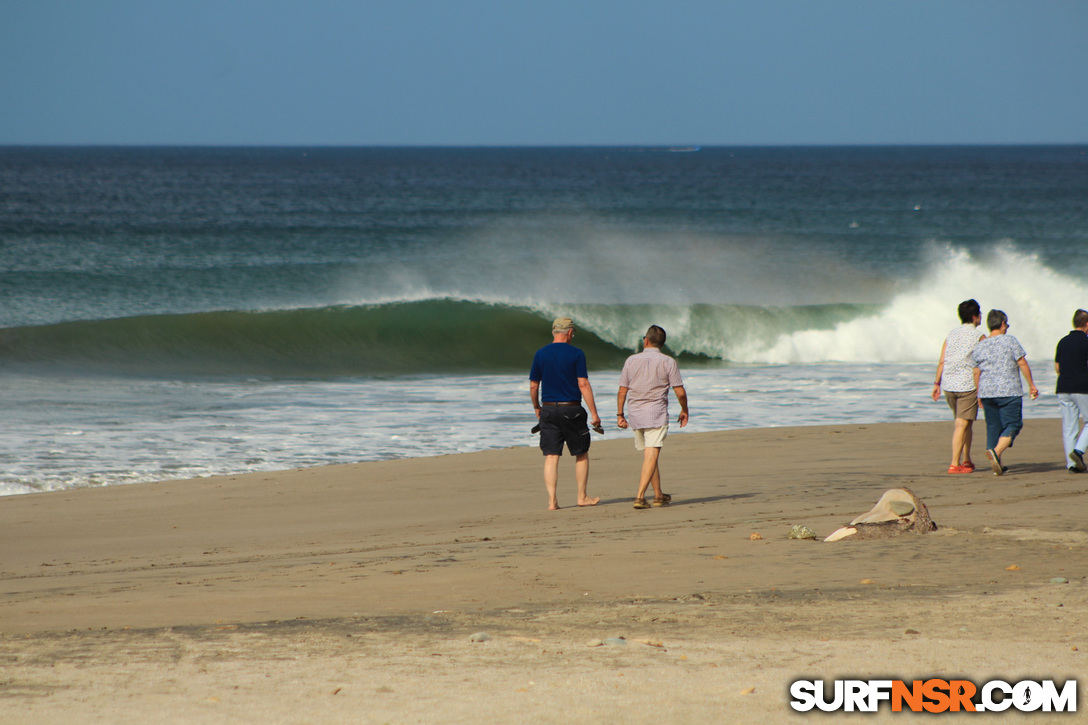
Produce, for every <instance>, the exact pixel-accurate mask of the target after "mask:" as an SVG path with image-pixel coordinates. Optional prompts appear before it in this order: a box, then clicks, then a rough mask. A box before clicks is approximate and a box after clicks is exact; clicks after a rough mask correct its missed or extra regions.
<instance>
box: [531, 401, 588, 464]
mask: <svg viewBox="0 0 1088 725" xmlns="http://www.w3.org/2000/svg"><path fill="white" fill-rule="evenodd" d="M588 421H589V414H588V413H586V409H585V408H583V407H582V406H580V405H545V406H544V407H542V408H541V409H540V450H541V451H543V453H544V455H546V456H561V455H563V444H564V443H566V444H567V450H568V451H570V454H571V455H572V456H580V455H582V454H583V453H588V452H589V422H588Z"/></svg>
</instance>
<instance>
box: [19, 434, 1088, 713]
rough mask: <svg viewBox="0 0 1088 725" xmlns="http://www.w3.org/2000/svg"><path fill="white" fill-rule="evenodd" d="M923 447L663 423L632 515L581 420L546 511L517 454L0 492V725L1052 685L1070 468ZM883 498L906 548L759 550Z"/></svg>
mask: <svg viewBox="0 0 1088 725" xmlns="http://www.w3.org/2000/svg"><path fill="white" fill-rule="evenodd" d="M950 433H951V422H948V423H944V422H942V423H923V424H917V423H911V424H895V425H888V424H882V425H862V426H831V427H804V428H775V429H753V430H743V431H728V432H719V433H702V434H689V433H683V434H678V435H673V436H672V437H670V439H669V440H668V442H667V444H666V448H665V451H664V453H663V457H662V471H663V476H664V480H665V489H666V491H668V492H670V493H672V494H673V496H674V504H673V505H672V506H670V507H667V508H657V509H651V510H647V511H636V510H634V509H632V508H631V499H632V498H633V496H634V491H635V487H636V484H637V475H638V469H639V464H640V458H639V454H638V453H637V452H636V451H634V450H633V446H632V444H631V441H630V439H629V438H628V437H626V436H625V435H621V434H620V433H614V432H611V431H610V432H609V433H608V434H607V435H606V436H605V437H604V438H603V439H602V438H599V437H595V442H594V447H593V450H592V464H591V466H592V468H591V480H590V494H591V495H594V496H601V497H602V502H601V504H600V505H598V506H596V507H592V508H578V507H576V506H573V505H572V504H573V503H574V482H573V478H572V477H573V465H572V463H571V460H570V459H564V461H563V462H562V465H561V468H560V503H561V504H563V505H565V506H567V507H565V508H563V509H562V510H560V511H557V512H550V511H548V510H547V498H546V495H545V492H544V486H543V483H542V480H541V460H540V454H539V451H538V450H536V449H535V448H530V447H524V448H512V449H507V450H501V451H490V452H483V453H473V454H463V455H456V456H442V457H438V458H429V459H411V460H401V461H386V462H380V463H363V464H357V465H346V466H333V467H324V468H314V469H300V470H294V471H286V472H282V473H263V474H249V475H240V476H230V477H219V478H209V479H198V480H193V481H176V482H162V483H155V484H147V485H132V486H119V487H113V488H100V489H86V490H79V491H67V492H57V493H47V494H36V495H29V496H16V497H7V498H4V499H0V722H4V723H69V722H102V723H107V722H108V723H145V722H150V721H162V722H185V723H233V722H262V723H275V722H282V723H326V722H329V723H339V722H345V723H346V722H375V723H381V722H423V723H431V722H434V723H439V722H443V723H446V722H466V723H467V722H545V723H548V722H555V723H559V722H563V723H570V722H586V723H590V722H625V723H643V722H644V723H673V722H677V723H680V722H692V723H696V722H698V723H705V722H782V721H791V720H794V719H800V718H802V717H805V716H802V715H798V714H795V713H793V712H792V711H791V710H790V708H789V705H788V701H789V699H790V698H789V696H788V687H789V683H790V682H792V681H793V680H795V679H799V678H812V677H824V678H828V679H834V678H842V677H862V678H870V677H872V678H875V677H882V676H886V677H892V678H904V679H917V678H925V677H929V676H942V675H943V676H945V677H951V676H956V677H962V678H965V679H971V680H973V681H976V682H984V681H986V680H989V679H992V678H995V677H1000V678H1001V679H1005V680H1008V681H1016V680H1018V679H1025V678H1031V679H1040V678H1043V677H1047V678H1056V679H1059V680H1064V679H1066V678H1070V677H1075V676H1076V674H1077V673H1079V672H1083V671H1084V670H1085V667H1086V663H1085V660H1084V657H1085V653H1086V652H1088V626H1086V625H1088V586H1086V578H1088V555H1086V554H1088V525H1086V524H1085V523H1084V521H1085V519H1084V511H1085V510H1086V508H1088V506H1086V504H1088V474H1085V475H1071V474H1069V473H1068V472H1067V471H1066V469H1065V466H1064V465H1063V464H1062V461H1061V453H1062V452H1061V443H1060V435H1059V433H1060V425H1059V423H1058V421H1056V420H1030V421H1028V422H1027V424H1026V426H1025V429H1024V432H1023V434H1022V435H1021V436H1020V438H1019V439H1018V440H1017V442H1016V446H1015V447H1014V448H1013V449H1012V450H1011V451H1009V452H1008V454H1007V455H1006V456H1005V461H1006V464H1007V465H1009V466H1010V468H1011V470H1010V473H1009V474H1008V475H1006V476H1003V477H996V476H993V475H992V474H991V473H990V471H989V469H988V467H987V466H986V463H985V457H984V455H983V450H982V449H983V445H982V443H981V442H979V441H976V446H975V456H974V457H975V462H976V465H978V466H979V470H978V471H976V472H975V473H973V474H970V475H960V476H949V475H947V474H945V472H944V471H945V469H946V468H947V456H948V448H949V436H950ZM976 433H977V435H978V436H979V437H980V438H981V437H982V436H983V435H984V428H983V427H982V425H981V421H980V423H979V425H978V427H977V428H976ZM528 441H529V438H528V437H527V442H528ZM903 486H907V487H910V488H911V489H912V490H913V491H914V492H915V493H916V494H917V495H918V496H919V497H920V498H921V499H922V500H923V501H924V502H925V503H926V505H927V506H928V508H929V511H930V513H931V515H932V516H933V518H934V520H935V521H936V522H937V523H938V525H939V527H940V528H939V530H938V531H937V532H935V533H932V534H928V535H925V536H917V535H905V536H902V537H899V538H896V539H890V540H878V541H849V540H847V541H843V542H837V543H833V544H831V543H823V542H813V541H803V540H790V539H788V538H787V533H788V531H789V529H790V527H791V526H793V525H794V524H804V525H806V526H808V527H809V528H811V529H813V530H814V531H816V533H817V534H819V535H820V536H821V537H823V536H826V535H827V534H829V533H831V532H832V531H833V530H834V529H836V528H837V527H838V526H840V525H841V524H844V523H846V522H847V521H849V520H850V519H851V518H853V517H854V516H856V515H858V514H860V513H863V512H865V511H867V510H868V509H869V508H870V507H871V506H872V505H873V504H874V503H875V502H876V500H877V499H878V498H879V497H880V495H881V494H882V493H883V492H884V491H885V490H887V489H889V488H895V487H903ZM752 534H759V535H760V536H761V537H762V538H761V539H755V540H753V539H752V538H751V535H752ZM1055 578H1063V579H1065V580H1067V582H1066V583H1055V582H1054V581H1053V580H1054V579H1055ZM474 635H480V636H478V637H476V639H480V640H483V641H473V636H474ZM620 638H623V639H620ZM1082 709H1083V708H1082ZM861 717H865V718H866V719H867V720H868V721H876V722H881V721H884V720H889V721H891V720H894V721H901V720H903V719H908V720H909V719H911V716H910V715H908V714H901V713H889V712H887V711H884V712H882V713H881V714H879V715H878V716H876V717H873V716H861ZM960 717H966V716H949V715H945V716H944V717H943V718H942V721H950V722H955V721H957V720H958V719H960ZM990 717H991V718H995V716H993V715H991V716H990ZM1012 717H1013V719H1015V715H1014V716H1012ZM1069 717H1070V716H1068V715H1051V716H1048V715H1045V714H1034V715H1032V716H1031V720H1032V722H1048V719H1047V718H1053V719H1054V721H1059V720H1060V721H1062V722H1070V719H1069ZM1072 717H1073V719H1074V720H1076V718H1078V717H1080V716H1079V715H1074V716H1072ZM996 719H997V720H999V721H1000V720H1004V719H1005V718H1004V717H1001V716H996Z"/></svg>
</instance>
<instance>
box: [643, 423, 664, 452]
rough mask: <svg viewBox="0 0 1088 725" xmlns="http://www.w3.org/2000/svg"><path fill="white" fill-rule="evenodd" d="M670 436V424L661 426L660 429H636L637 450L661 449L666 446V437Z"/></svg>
mask: <svg viewBox="0 0 1088 725" xmlns="http://www.w3.org/2000/svg"><path fill="white" fill-rule="evenodd" d="M668 434H669V424H668V423H666V424H665V425H663V426H661V427H660V428H636V429H635V449H636V450H640V451H641V450H645V449H646V448H647V447H649V448H660V447H661V446H663V445H665V437H666V436H667V435H668Z"/></svg>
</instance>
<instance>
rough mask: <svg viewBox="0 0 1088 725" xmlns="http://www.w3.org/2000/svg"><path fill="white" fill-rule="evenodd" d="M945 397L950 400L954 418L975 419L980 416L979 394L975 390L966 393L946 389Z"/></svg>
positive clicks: (949, 404)
mask: <svg viewBox="0 0 1088 725" xmlns="http://www.w3.org/2000/svg"><path fill="white" fill-rule="evenodd" d="M944 399H945V400H947V401H948V407H949V408H951V409H952V417H953V418H963V419H964V420H974V419H976V418H978V394H977V393H976V391H974V390H969V391H967V392H966V393H953V392H951V391H949V390H946V391H944Z"/></svg>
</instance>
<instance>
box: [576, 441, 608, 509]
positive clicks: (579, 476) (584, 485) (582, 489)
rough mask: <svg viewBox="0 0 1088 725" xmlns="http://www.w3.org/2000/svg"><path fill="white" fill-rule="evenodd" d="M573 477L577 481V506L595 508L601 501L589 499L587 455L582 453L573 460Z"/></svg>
mask: <svg viewBox="0 0 1088 725" xmlns="http://www.w3.org/2000/svg"><path fill="white" fill-rule="evenodd" d="M574 477H575V479H576V480H577V481H578V505H579V506H596V505H597V503H598V502H599V501H600V500H601V499H599V498H590V497H589V454H588V453H583V454H582V455H580V456H575V458H574Z"/></svg>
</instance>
